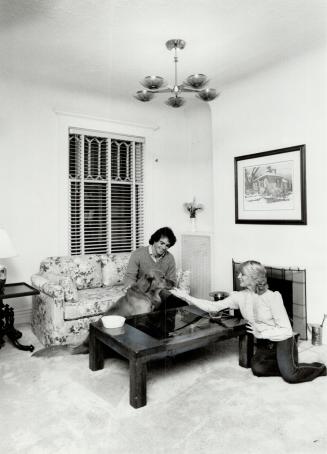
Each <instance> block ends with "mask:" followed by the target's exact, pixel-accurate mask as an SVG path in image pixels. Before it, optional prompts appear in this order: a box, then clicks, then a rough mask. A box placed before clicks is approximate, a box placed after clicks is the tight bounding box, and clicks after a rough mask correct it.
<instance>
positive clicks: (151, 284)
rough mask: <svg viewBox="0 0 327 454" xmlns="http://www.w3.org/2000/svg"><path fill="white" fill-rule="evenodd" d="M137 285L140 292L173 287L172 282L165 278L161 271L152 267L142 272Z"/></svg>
mask: <svg viewBox="0 0 327 454" xmlns="http://www.w3.org/2000/svg"><path fill="white" fill-rule="evenodd" d="M137 285H138V287H139V288H140V290H141V291H142V292H144V293H148V292H154V291H156V290H162V289H168V290H169V289H171V288H173V287H174V282H173V281H171V280H170V279H166V278H165V275H164V273H163V272H162V271H160V270H156V269H153V270H150V271H149V272H148V273H146V274H144V275H143V276H142V277H141V278H140V279H139V280H138V281H137Z"/></svg>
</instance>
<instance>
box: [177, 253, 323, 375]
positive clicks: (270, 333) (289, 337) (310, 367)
mask: <svg viewBox="0 0 327 454" xmlns="http://www.w3.org/2000/svg"><path fill="white" fill-rule="evenodd" d="M238 279H239V280H240V285H241V287H244V288H245V290H242V291H238V292H232V293H231V295H230V296H229V297H227V298H226V299H224V300H222V301H209V300H202V299H198V298H193V297H191V296H189V295H186V294H185V293H184V292H182V291H181V290H172V291H171V292H172V293H173V294H174V295H175V296H176V297H179V298H181V299H183V300H184V301H186V302H188V303H190V304H194V305H195V306H197V307H199V308H200V309H202V310H205V311H208V312H213V311H221V310H223V309H227V308H230V309H240V311H241V314H242V316H243V318H244V319H245V320H247V322H248V324H247V331H248V332H249V333H251V334H253V335H254V336H255V337H256V338H257V339H258V340H257V350H256V353H255V354H254V356H253V358H252V362H251V368H252V372H253V374H254V375H257V376H258V377H269V376H281V377H282V378H283V379H284V380H285V381H287V382H288V383H302V382H306V381H311V380H313V379H315V378H316V377H319V376H323V375H326V366H325V365H324V364H321V363H311V364H307V363H298V350H297V344H296V342H295V339H294V337H293V332H292V327H291V324H290V321H289V318H288V315H287V312H286V310H285V307H284V304H283V300H282V297H281V294H280V293H279V292H272V291H271V290H269V289H268V285H267V277H266V270H265V267H264V266H263V265H261V263H259V262H256V261H254V260H248V261H246V262H244V263H242V264H241V266H240V273H239V275H238Z"/></svg>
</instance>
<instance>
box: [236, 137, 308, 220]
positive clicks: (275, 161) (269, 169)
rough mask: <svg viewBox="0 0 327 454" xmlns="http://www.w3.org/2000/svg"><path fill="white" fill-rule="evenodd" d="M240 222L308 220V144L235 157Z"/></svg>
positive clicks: (237, 208) (237, 213)
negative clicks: (306, 165)
mask: <svg viewBox="0 0 327 454" xmlns="http://www.w3.org/2000/svg"><path fill="white" fill-rule="evenodd" d="M234 170H235V223H236V224H306V223H307V207H306V179H305V145H298V146H295V147H288V148H281V149H280V150H272V151H265V152H262V153H256V154H249V155H246V156H238V157H235V158H234Z"/></svg>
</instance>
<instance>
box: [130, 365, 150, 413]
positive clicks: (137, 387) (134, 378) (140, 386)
mask: <svg viewBox="0 0 327 454" xmlns="http://www.w3.org/2000/svg"><path fill="white" fill-rule="evenodd" d="M146 372H147V365H146V362H144V361H141V360H139V359H130V360H129V374H130V383H129V403H130V404H131V405H132V407H134V408H140V407H144V405H146Z"/></svg>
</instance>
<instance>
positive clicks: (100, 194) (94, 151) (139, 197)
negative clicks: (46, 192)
mask: <svg viewBox="0 0 327 454" xmlns="http://www.w3.org/2000/svg"><path fill="white" fill-rule="evenodd" d="M69 178H70V252H71V254H72V255H77V254H94V253H96V254H101V253H105V252H130V251H132V250H134V249H135V248H136V247H138V246H140V245H141V244H143V238H144V235H143V233H144V228H143V223H144V210H143V198H144V189H143V142H142V141H137V140H131V139H130V138H121V137H119V138H113V137H110V136H109V135H104V134H101V135H92V134H91V133H89V132H87V133H85V134H83V133H71V134H70V147H69Z"/></svg>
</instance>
